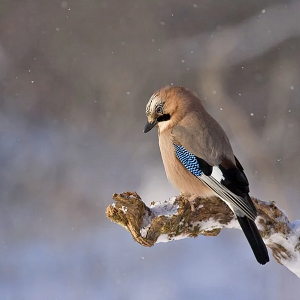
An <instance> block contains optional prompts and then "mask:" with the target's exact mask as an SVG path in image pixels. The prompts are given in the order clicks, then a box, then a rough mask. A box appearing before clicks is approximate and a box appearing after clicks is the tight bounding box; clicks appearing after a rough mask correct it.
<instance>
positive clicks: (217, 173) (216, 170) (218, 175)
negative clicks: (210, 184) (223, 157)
mask: <svg viewBox="0 0 300 300" xmlns="http://www.w3.org/2000/svg"><path fill="white" fill-rule="evenodd" d="M210 176H211V177H213V178H215V179H216V180H217V181H218V182H221V180H224V179H225V178H224V176H223V173H222V171H221V169H220V168H219V167H218V166H214V167H213V169H212V173H211V175H210Z"/></svg>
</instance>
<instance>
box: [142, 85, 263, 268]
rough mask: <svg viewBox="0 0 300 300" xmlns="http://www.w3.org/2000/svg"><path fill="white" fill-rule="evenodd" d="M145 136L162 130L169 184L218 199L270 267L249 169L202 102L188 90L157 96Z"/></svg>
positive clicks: (166, 89) (164, 91) (150, 107)
mask: <svg viewBox="0 0 300 300" xmlns="http://www.w3.org/2000/svg"><path fill="white" fill-rule="evenodd" d="M146 116H147V120H148V122H147V124H146V126H145V129H144V132H145V133H146V132H148V131H150V130H151V129H152V128H153V127H154V126H157V127H158V136H159V148H160V151H161V156H162V160H163V164H164V167H165V171H166V174H167V177H168V179H169V181H170V182H171V183H172V184H173V185H174V186H175V187H176V188H178V189H179V190H180V191H181V192H182V193H186V194H189V195H194V196H201V197H211V196H215V195H217V196H218V197H219V198H220V199H222V200H223V201H225V203H226V204H227V205H228V206H229V207H230V209H231V210H232V211H233V212H234V214H235V215H236V217H237V220H238V222H239V224H240V226H241V228H242V230H243V232H244V234H245V235H246V238H247V240H248V242H249V244H250V246H251V248H252V251H253V253H254V255H255V257H256V259H257V261H258V262H259V263H260V264H262V265H264V264H266V263H267V262H268V261H269V256H268V251H267V248H266V245H265V244H264V242H263V240H262V238H261V236H260V233H259V231H258V229H257V227H256V225H255V222H254V221H255V218H256V216H257V211H256V208H255V206H254V204H253V202H252V200H251V198H250V196H249V183H248V180H247V177H246V175H245V173H244V170H243V167H242V165H241V164H240V162H239V161H238V159H237V158H236V157H235V156H234V154H233V151H232V148H231V145H230V142H229V139H228V137H227V135H226V133H225V132H224V130H223V129H222V128H221V126H220V125H219V124H218V123H217V121H216V120H215V119H214V118H213V117H212V116H211V115H210V114H209V113H208V112H207V111H206V110H205V108H204V107H203V104H202V102H201V100H200V99H199V98H198V97H197V96H196V95H195V94H194V93H192V92H190V91H189V90H188V89H186V88H183V87H174V86H167V87H164V88H162V89H160V90H158V91H157V92H156V93H154V94H153V95H152V96H151V98H150V100H149V102H148V104H147V106H146Z"/></svg>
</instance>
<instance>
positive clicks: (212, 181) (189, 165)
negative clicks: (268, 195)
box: [174, 144, 257, 220]
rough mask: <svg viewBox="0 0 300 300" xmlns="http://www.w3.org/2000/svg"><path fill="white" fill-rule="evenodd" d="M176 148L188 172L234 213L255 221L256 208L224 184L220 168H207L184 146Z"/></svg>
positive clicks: (204, 163) (203, 162)
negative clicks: (237, 212) (240, 213)
mask: <svg viewBox="0 0 300 300" xmlns="http://www.w3.org/2000/svg"><path fill="white" fill-rule="evenodd" d="M174 147H175V154H176V157H177V158H178V159H179V160H180V162H181V163H182V164H183V166H184V167H185V168H186V169H187V170H188V171H190V172H191V173H192V174H193V175H195V176H196V177H197V178H198V179H199V180H200V181H201V182H202V183H204V184H205V185H206V186H208V187H209V188H210V189H212V190H213V191H214V192H215V193H216V195H217V196H218V197H220V198H221V199H222V200H223V201H224V202H226V204H227V205H228V206H229V207H230V208H231V209H232V210H233V211H234V212H236V211H239V212H242V213H243V214H244V215H246V216H247V217H248V218H250V219H251V220H255V218H256V215H257V212H256V210H255V208H253V207H252V206H251V205H249V203H248V202H247V201H245V200H244V199H243V198H242V197H240V196H238V195H236V194H234V193H233V192H231V191H230V190H229V189H228V188H227V187H226V186H224V185H223V184H222V182H223V180H224V174H223V172H222V170H221V169H220V168H219V166H213V167H211V166H210V168H208V167H207V166H209V165H208V164H207V163H206V162H205V161H203V160H202V159H200V158H198V157H197V156H195V155H194V154H192V153H190V152H189V151H187V150H186V149H185V148H184V147H183V146H179V145H177V144H174ZM204 169H205V170H206V171H205V172H203V170H204Z"/></svg>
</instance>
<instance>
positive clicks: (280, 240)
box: [106, 192, 300, 277]
mask: <svg viewBox="0 0 300 300" xmlns="http://www.w3.org/2000/svg"><path fill="white" fill-rule="evenodd" d="M113 199H114V200H115V203H113V204H111V205H109V206H108V207H107V210H106V215H107V217H108V218H109V219H110V220H111V221H113V222H115V223H117V224H119V225H122V226H123V227H125V228H126V229H127V230H128V231H129V232H130V233H131V234H132V237H133V239H134V240H135V241H137V242H138V243H140V244H141V245H142V246H146V247H152V246H153V245H154V244H155V243H160V242H169V241H173V240H178V239H183V238H188V237H196V236H198V235H199V234H201V235H205V236H217V235H218V234H219V233H220V231H221V229H222V228H236V229H240V227H239V225H238V222H237V220H236V219H235V217H234V215H233V213H232V211H231V210H230V209H229V207H228V206H227V205H226V204H225V203H224V202H223V201H221V200H220V199H219V198H217V197H212V198H205V199H203V198H197V199H196V200H195V202H194V203H193V205H191V204H190V202H189V201H188V199H187V198H186V197H185V196H184V195H180V196H177V197H176V198H172V199H170V200H167V201H164V202H152V203H151V206H150V207H147V206H146V204H145V203H144V202H143V201H142V200H141V198H140V196H139V195H138V194H137V193H136V192H126V193H122V194H114V195H113ZM252 200H253V202H254V204H255V206H256V208H257V211H258V217H257V218H256V225H257V226H258V229H259V230H260V233H261V235H262V237H263V239H264V241H265V243H266V245H267V247H268V248H269V249H270V250H271V252H272V254H273V257H274V258H275V260H276V261H277V262H278V263H280V264H281V265H283V266H285V267H287V268H288V269H289V270H290V271H292V272H293V273H294V274H296V275H297V276H298V277H300V239H299V237H300V220H296V221H294V222H289V220H288V218H287V216H286V215H285V213H284V212H283V211H282V210H280V209H279V208H278V207H277V206H276V205H275V203H274V202H264V201H261V200H258V199H256V198H252Z"/></svg>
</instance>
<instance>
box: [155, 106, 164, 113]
mask: <svg viewBox="0 0 300 300" xmlns="http://www.w3.org/2000/svg"><path fill="white" fill-rule="evenodd" d="M155 112H156V113H157V114H159V115H162V114H163V109H162V107H161V106H157V107H156V109H155Z"/></svg>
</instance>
